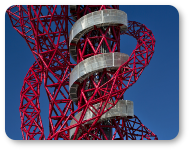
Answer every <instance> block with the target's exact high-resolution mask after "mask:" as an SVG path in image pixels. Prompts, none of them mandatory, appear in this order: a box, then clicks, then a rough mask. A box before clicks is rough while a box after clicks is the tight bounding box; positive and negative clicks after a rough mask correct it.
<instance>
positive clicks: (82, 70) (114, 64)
mask: <svg viewBox="0 0 190 151" xmlns="http://www.w3.org/2000/svg"><path fill="white" fill-rule="evenodd" d="M128 58H129V56H128V55H127V54H124V53H120V52H114V53H103V54H98V55H95V56H92V57H89V58H87V59H85V60H84V61H82V62H80V63H79V64H77V65H76V66H75V67H74V69H73V70H72V71H71V73H70V78H69V94H70V98H71V100H73V101H74V100H75V101H77V100H78V99H77V95H76V94H74V93H71V92H73V88H74V87H76V85H75V84H74V82H75V81H77V82H82V81H83V80H84V79H85V78H87V77H88V76H91V75H92V74H94V73H95V72H100V71H102V69H104V68H107V69H109V68H112V69H113V68H115V69H117V68H119V67H120V66H121V65H122V64H123V63H125V62H126V61H127V60H128ZM75 92H76V93H77V89H76V90H75Z"/></svg>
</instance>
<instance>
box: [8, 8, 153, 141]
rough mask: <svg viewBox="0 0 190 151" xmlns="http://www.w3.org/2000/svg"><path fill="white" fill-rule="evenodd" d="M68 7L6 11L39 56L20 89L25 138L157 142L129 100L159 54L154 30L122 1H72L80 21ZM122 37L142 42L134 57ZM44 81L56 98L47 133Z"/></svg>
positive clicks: (52, 101) (52, 100) (51, 103)
mask: <svg viewBox="0 0 190 151" xmlns="http://www.w3.org/2000/svg"><path fill="white" fill-rule="evenodd" d="M14 9H16V10H15V11H14ZM68 11H69V10H68V6H33V5H31V6H27V7H24V6H12V7H10V8H9V9H8V10H7V13H8V14H9V16H10V19H11V21H12V24H13V27H14V28H15V29H16V30H17V31H18V32H19V33H20V34H21V35H22V36H23V37H24V38H25V40H26V42H27V43H28V45H29V47H30V49H31V51H32V52H33V54H34V57H35V59H36V62H35V63H34V64H33V66H32V67H31V68H30V69H29V72H28V73H27V75H26V77H25V79H24V85H23V87H22V90H21V102H20V108H19V110H20V114H21V123H22V125H21V130H22V133H23V139H37V138H38V139H46V138H47V139H64V140H65V139H90V140H96V139H105V140H107V139H113V140H114V139H157V136H156V135H155V134H154V133H153V132H151V131H150V130H149V129H148V128H146V127H145V126H144V125H143V124H142V123H141V121H140V120H139V119H138V118H137V116H135V115H134V111H133V102H132V101H129V100H124V98H123V94H124V92H125V91H126V90H127V89H128V88H129V87H130V86H132V85H133V84H134V83H135V82H136V81H137V79H138V77H139V76H140V75H141V73H142V72H143V70H144V68H145V67H146V66H147V65H148V64H149V62H150V59H151V58H152V55H153V52H154V44H155V39H154V36H153V34H152V32H151V31H150V30H149V29H148V28H147V27H146V26H145V25H143V24H141V23H138V22H135V21H127V15H126V13H125V12H123V11H121V10H119V6H105V5H96V6H95V5H92V6H90V5H86V6H79V5H73V6H70V12H71V14H72V17H73V18H70V17H69V16H68ZM73 19H74V20H75V23H74V24H73V26H72V28H71V30H70V34H68V32H69V31H68V22H70V21H71V20H73ZM121 34H127V35H129V36H133V37H134V38H135V39H136V40H137V46H136V48H135V50H133V52H132V54H131V55H129V54H128V55H127V54H124V53H122V51H121V50H120V35H121ZM69 52H70V54H71V57H72V58H73V60H74V61H76V63H77V64H76V65H75V64H72V63H71V62H70V57H69ZM42 79H44V87H45V89H46V92H47V95H48V99H49V122H50V125H49V127H50V130H49V136H48V137H45V136H44V132H43V124H42V123H43V122H42V120H41V118H40V106H39V94H40V93H39V87H40V85H41V83H42ZM38 135H39V137H37V136H38Z"/></svg>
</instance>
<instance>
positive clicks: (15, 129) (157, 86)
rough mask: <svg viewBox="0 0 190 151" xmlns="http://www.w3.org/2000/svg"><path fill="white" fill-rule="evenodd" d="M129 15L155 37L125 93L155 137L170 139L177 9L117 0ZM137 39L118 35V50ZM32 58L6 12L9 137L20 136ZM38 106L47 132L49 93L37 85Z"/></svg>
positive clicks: (174, 114)
mask: <svg viewBox="0 0 190 151" xmlns="http://www.w3.org/2000/svg"><path fill="white" fill-rule="evenodd" d="M120 10H122V11H125V12H126V13H127V15H128V20H131V21H137V22H140V23H143V24H145V25H146V26H147V27H148V28H149V29H150V30H152V32H153V34H154V37H155V39H156V45H155V53H154V55H153V58H152V60H151V62H150V64H149V66H148V67H147V68H145V70H144V72H143V73H142V75H141V76H140V78H139V80H138V81H137V82H136V83H135V84H134V85H133V86H132V87H130V88H129V89H128V90H127V91H126V93H125V95H124V99H128V100H131V101H133V102H134V111H135V115H136V116H138V118H139V119H140V120H141V122H142V123H143V124H144V125H145V126H146V127H148V128H149V129H150V130H151V131H153V132H154V133H155V134H156V135H157V136H158V139H161V140H169V139H173V138H175V137H176V136H177V134H178V131H179V14H178V12H177V10H176V9H175V8H174V7H172V6H169V5H168V6H161V5H160V6H159V5H153V6H141V5H139V6H138V5H137V6H133V5H130V6H127V5H121V6H120ZM135 46H136V40H135V39H133V38H132V37H129V36H127V35H123V36H121V52H123V53H127V54H128V55H130V54H131V52H132V50H133V49H134V48H135ZM33 62H34V57H33V55H32V53H31V52H30V49H29V47H28V46H27V44H26V42H25V40H24V39H23V38H22V37H21V36H20V35H19V34H18V33H17V32H16V31H15V30H14V29H13V27H12V25H11V22H10V20H9V18H8V15H7V14H6V15H5V130H6V134H7V136H8V137H10V138H11V139H16V140H18V139H22V135H21V130H20V125H21V121H20V117H19V103H20V90H21V87H22V84H23V79H24V77H25V75H26V73H27V71H28V69H29V68H30V66H31V65H32V64H33ZM40 106H41V110H42V112H41V115H42V121H43V124H44V128H45V135H46V136H47V134H48V99H47V97H46V93H45V90H44V89H43V87H41V96H40Z"/></svg>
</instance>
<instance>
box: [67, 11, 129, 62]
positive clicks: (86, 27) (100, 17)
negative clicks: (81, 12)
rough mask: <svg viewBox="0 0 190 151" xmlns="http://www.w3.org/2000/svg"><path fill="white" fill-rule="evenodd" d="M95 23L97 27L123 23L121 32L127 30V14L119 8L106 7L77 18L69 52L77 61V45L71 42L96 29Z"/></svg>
mask: <svg viewBox="0 0 190 151" xmlns="http://www.w3.org/2000/svg"><path fill="white" fill-rule="evenodd" d="M94 25H96V26H97V27H103V26H109V25H112V26H118V25H121V26H120V29H121V32H124V31H126V30H127V14H126V13H125V12H123V11H121V10H117V9H105V10H101V11H95V12H92V13H89V14H87V15H85V16H83V17H81V18H80V19H79V20H77V21H76V22H75V24H74V25H73V26H72V28H71V30H70V33H69V52H70V54H71V56H72V58H73V59H74V60H75V61H76V60H77V52H76V46H72V45H71V44H73V43H74V44H77V42H78V40H79V39H80V38H81V37H82V35H84V34H85V33H87V32H89V31H90V30H93V29H94Z"/></svg>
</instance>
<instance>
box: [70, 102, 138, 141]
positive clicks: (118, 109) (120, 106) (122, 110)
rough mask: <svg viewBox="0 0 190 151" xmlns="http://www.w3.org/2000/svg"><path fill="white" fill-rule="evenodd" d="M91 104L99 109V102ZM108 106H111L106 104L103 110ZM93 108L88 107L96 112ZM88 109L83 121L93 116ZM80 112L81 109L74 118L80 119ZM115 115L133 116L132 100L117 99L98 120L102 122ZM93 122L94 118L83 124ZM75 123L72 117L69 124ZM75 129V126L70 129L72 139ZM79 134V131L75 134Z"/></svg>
mask: <svg viewBox="0 0 190 151" xmlns="http://www.w3.org/2000/svg"><path fill="white" fill-rule="evenodd" d="M93 106H94V108H95V109H99V106H100V104H99V103H97V104H95V105H93ZM109 107H111V105H110V104H107V105H106V107H105V110H107V109H108V108H109ZM94 108H93V107H90V109H91V110H92V111H93V112H94V113H95V114H96V113H97V112H96V111H95V110H94ZM90 109H87V111H86V113H85V116H84V118H83V121H85V120H89V119H91V118H93V117H95V115H94V114H93V112H92V111H91V110H90ZM81 113H82V111H81V112H79V113H78V114H77V115H75V118H76V119H77V120H79V119H80V116H81ZM117 116H119V117H124V118H133V117H134V106H133V101H129V100H119V101H118V102H117V104H116V105H115V106H114V107H112V108H111V109H110V110H109V111H107V112H106V113H105V114H103V115H102V116H101V118H100V119H99V120H98V122H102V121H105V120H108V119H113V118H115V117H117ZM93 122H94V120H90V121H87V122H86V123H84V125H83V126H85V124H92V123H93ZM76 123H77V122H76V121H75V120H74V119H72V120H71V123H70V125H74V124H76ZM75 130H76V127H74V128H72V129H70V138H71V139H72V137H73V135H74V132H75ZM79 135H80V131H79V133H78V134H77V136H79Z"/></svg>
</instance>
